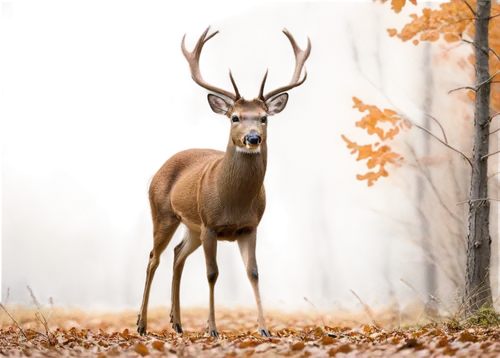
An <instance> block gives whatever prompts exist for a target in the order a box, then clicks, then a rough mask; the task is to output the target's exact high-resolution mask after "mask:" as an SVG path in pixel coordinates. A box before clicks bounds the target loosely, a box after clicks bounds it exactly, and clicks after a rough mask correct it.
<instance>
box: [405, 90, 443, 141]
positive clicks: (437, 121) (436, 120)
mask: <svg viewBox="0 0 500 358" xmlns="http://www.w3.org/2000/svg"><path fill="white" fill-rule="evenodd" d="M410 99H411V101H412V102H413V104H414V105H415V107H417V109H418V110H419V111H420V112H422V113H424V114H427V115H428V116H430V117H431V118H432V119H433V120H434V122H436V123H437V125H438V126H439V128H441V133H443V138H444V141H445V143H446V144H448V137H447V136H446V132H445V130H444V127H443V126H442V124H441V122H440V121H439V120H438V119H437V118H436V117H434V115H433V114H432V113H426V112H425V111H424V110H423V109H422V108H420V106H419V105H418V104H417V102H415V101H414V100H413V98H410Z"/></svg>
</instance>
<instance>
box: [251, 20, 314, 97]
mask: <svg viewBox="0 0 500 358" xmlns="http://www.w3.org/2000/svg"><path fill="white" fill-rule="evenodd" d="M283 33H284V34H285V35H286V37H288V39H289V40H290V43H291V44H292V47H293V53H294V54H295V71H294V73H293V77H292V80H291V81H290V83H289V84H287V85H286V86H282V87H279V88H276V89H275V90H273V91H271V92H268V93H267V94H266V95H265V96H264V85H265V83H266V78H267V71H266V74H265V75H264V79H263V80H262V85H261V86H260V93H259V99H261V100H262V101H264V102H265V101H267V100H268V99H269V98H271V97H274V96H276V95H277V94H279V93H282V92H285V91H288V90H291V89H292V88H295V87H298V86H300V85H301V84H302V83H304V81H305V80H306V78H307V71H306V68H305V67H304V63H305V62H306V60H307V58H308V57H309V54H310V53H311V40H309V37H308V38H307V48H306V49H305V50H302V49H301V48H300V47H299V46H298V45H297V42H295V39H294V38H293V36H292V34H291V33H290V32H288V30H287V29H283ZM302 68H304V77H302V79H301V80H299V78H300V73H301V72H302Z"/></svg>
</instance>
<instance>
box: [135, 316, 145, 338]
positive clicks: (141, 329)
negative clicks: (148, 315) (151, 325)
mask: <svg viewBox="0 0 500 358" xmlns="http://www.w3.org/2000/svg"><path fill="white" fill-rule="evenodd" d="M137 333H139V334H140V335H141V336H145V335H146V333H147V332H146V323H144V322H142V320H141V315H139V317H137Z"/></svg>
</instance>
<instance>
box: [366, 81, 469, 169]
mask: <svg viewBox="0 0 500 358" xmlns="http://www.w3.org/2000/svg"><path fill="white" fill-rule="evenodd" d="M364 78H365V80H366V81H367V82H368V83H369V84H370V85H371V86H372V87H373V88H375V89H376V90H377V91H378V92H379V93H380V94H381V95H382V97H384V98H385V100H386V101H387V103H389V104H390V105H391V106H392V108H394V109H395V110H396V111H397V112H398V115H399V116H400V117H402V118H404V119H406V120H407V121H408V122H410V123H411V124H413V125H414V126H415V127H418V128H420V129H421V130H423V131H424V132H427V133H428V134H429V135H430V136H432V137H434V138H435V139H436V140H437V141H438V142H440V143H441V144H443V145H445V146H446V147H448V148H449V149H451V150H453V151H454V152H456V153H458V154H460V155H461V156H462V157H463V158H464V159H465V160H466V161H467V163H469V165H470V166H471V167H472V162H471V161H470V159H469V157H467V156H466V155H465V154H464V153H463V152H461V151H460V150H458V149H456V148H454V147H452V146H451V145H449V144H448V143H446V142H444V141H443V140H442V139H441V138H439V137H438V136H436V135H435V134H434V133H432V132H431V131H429V130H428V129H427V128H425V127H422V126H421V125H420V124H418V123H417V122H415V121H413V120H412V119H410V118H409V117H408V116H406V115H404V114H403V112H402V111H400V110H399V109H398V108H397V107H396V106H395V105H394V103H393V102H392V101H391V100H390V99H389V98H387V96H386V95H385V93H384V92H382V91H381V90H380V89H379V88H378V87H377V86H376V85H375V84H374V83H372V82H371V81H370V80H369V79H368V78H367V77H366V76H364Z"/></svg>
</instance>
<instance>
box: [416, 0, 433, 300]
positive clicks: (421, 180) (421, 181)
mask: <svg viewBox="0 0 500 358" xmlns="http://www.w3.org/2000/svg"><path fill="white" fill-rule="evenodd" d="M426 6H427V7H429V8H430V7H431V6H432V2H430V1H428V2H426ZM431 62H432V44H431V43H430V42H429V41H426V42H424V44H423V51H422V65H421V68H422V75H423V77H424V99H423V103H422V109H423V111H422V126H423V127H424V128H426V129H428V130H431V113H432V107H433V103H434V97H433V93H432V89H433V87H434V75H433V73H432V68H431ZM419 147H420V148H419V149H420V152H421V154H422V155H423V156H424V157H426V158H429V157H430V156H431V155H432V150H431V136H430V135H429V133H427V132H423V133H422V141H421V142H420V146H419ZM422 169H423V170H424V171H425V172H424V173H422V174H423V175H420V173H417V174H416V175H415V203H416V205H417V206H418V207H422V205H423V203H424V200H425V198H426V196H427V195H428V193H427V185H426V184H427V183H426V181H429V183H431V184H432V172H431V171H430V170H429V169H428V168H427V167H425V168H422ZM417 216H418V219H419V220H420V224H421V229H420V247H421V250H422V254H423V266H424V267H423V273H424V274H423V276H424V284H423V289H424V292H428V293H431V294H435V292H436V289H437V268H436V265H435V257H434V248H433V246H432V242H431V240H432V230H431V224H430V222H429V220H428V218H427V216H426V215H425V212H424V210H419V211H418V213H417Z"/></svg>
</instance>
